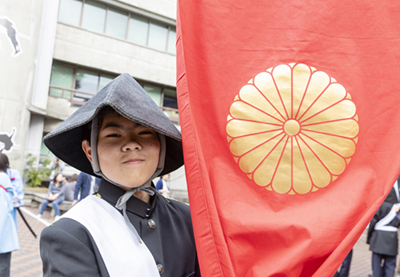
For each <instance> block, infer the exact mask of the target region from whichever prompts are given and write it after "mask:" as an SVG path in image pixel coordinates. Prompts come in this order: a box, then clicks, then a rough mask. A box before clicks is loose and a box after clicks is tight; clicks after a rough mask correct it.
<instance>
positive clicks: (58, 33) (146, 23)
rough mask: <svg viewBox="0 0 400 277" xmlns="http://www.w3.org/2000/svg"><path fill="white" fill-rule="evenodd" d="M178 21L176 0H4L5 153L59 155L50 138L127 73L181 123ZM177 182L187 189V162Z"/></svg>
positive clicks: (0, 12) (16, 164) (21, 159)
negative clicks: (45, 141) (46, 141)
mask: <svg viewBox="0 0 400 277" xmlns="http://www.w3.org/2000/svg"><path fill="white" fill-rule="evenodd" d="M175 28H176V0H155V1H143V0H121V1H116V0H101V1H97V0H19V1H13V0H1V1H0V55H1V61H2V66H1V67H0V76H1V79H2V81H1V82H0V111H1V112H0V152H3V153H4V154H6V155H7V156H8V157H9V159H10V163H11V166H12V167H13V168H16V169H19V170H20V171H22V170H23V169H24V167H25V163H26V156H27V155H28V154H32V155H33V156H34V157H37V158H38V160H40V161H43V160H44V159H47V158H49V159H54V156H53V155H52V153H50V151H49V150H48V149H47V148H46V147H45V146H44V144H43V137H44V136H45V135H46V134H47V133H49V132H50V131H51V130H53V129H54V128H55V127H56V126H57V125H58V124H60V123H61V122H62V121H63V120H65V119H66V118H67V117H68V116H69V115H71V114H72V113H73V112H74V111H76V109H78V108H79V107H80V106H81V105H83V104H84V103H85V102H86V101H87V100H88V99H90V97H92V96H93V95H94V94H96V93H97V92H98V91H99V90H100V89H101V88H103V87H104V86H105V85H106V84H107V83H108V82H109V81H111V80H112V79H113V78H115V77H116V76H117V75H119V74H121V73H129V74H130V75H132V76H133V77H134V78H135V79H136V80H137V81H138V82H139V83H140V84H141V85H142V86H143V88H144V89H145V90H146V91H147V92H148V93H149V95H150V96H151V97H152V99H153V100H154V101H155V102H156V103H157V104H158V105H159V106H160V108H161V109H162V110H163V111H164V113H165V114H166V115H167V116H168V117H169V118H170V119H171V121H172V122H174V123H175V124H176V125H177V126H178V128H179V117H178V109H177V108H178V107H177V99H176V87H175V86H176V55H175V40H176V31H175V30H176V29H175ZM68 172H71V173H72V172H74V169H73V168H68V167H67V173H68ZM171 184H172V186H173V188H174V189H175V190H176V191H177V193H178V194H180V193H183V194H185V192H182V191H186V181H185V176H184V170H183V169H180V170H178V171H176V172H173V173H172V174H171ZM183 197H184V196H183Z"/></svg>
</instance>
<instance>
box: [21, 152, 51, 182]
mask: <svg viewBox="0 0 400 277" xmlns="http://www.w3.org/2000/svg"><path fill="white" fill-rule="evenodd" d="M36 161H37V158H36V157H34V156H33V155H32V154H28V155H27V156H26V168H25V169H24V174H25V175H26V176H27V177H28V181H27V184H28V185H29V186H30V187H38V186H40V185H41V184H42V181H44V180H47V178H48V177H49V175H50V173H51V169H50V168H48V167H47V166H48V165H49V164H50V162H51V161H50V159H46V160H44V162H43V163H42V164H39V166H36Z"/></svg>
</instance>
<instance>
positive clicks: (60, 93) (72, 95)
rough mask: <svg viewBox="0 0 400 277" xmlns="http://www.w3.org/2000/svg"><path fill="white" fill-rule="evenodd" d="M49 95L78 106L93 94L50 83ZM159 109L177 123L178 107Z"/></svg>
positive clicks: (72, 105)
mask: <svg viewBox="0 0 400 277" xmlns="http://www.w3.org/2000/svg"><path fill="white" fill-rule="evenodd" d="M49 95H50V96H52V97H55V98H63V99H67V100H68V101H69V102H70V103H71V107H80V106H82V105H83V104H85V103H86V102H87V101H88V100H89V99H90V98H92V97H93V95H94V94H93V93H89V92H85V91H80V90H76V89H68V88H62V87H58V86H53V85H50V86H49ZM160 109H161V110H162V111H163V112H164V114H165V115H166V116H167V117H168V118H169V119H170V120H171V121H172V122H174V123H176V124H179V113H178V109H173V108H168V107H160Z"/></svg>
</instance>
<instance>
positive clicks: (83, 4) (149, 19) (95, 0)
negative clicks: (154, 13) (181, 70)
mask: <svg viewBox="0 0 400 277" xmlns="http://www.w3.org/2000/svg"><path fill="white" fill-rule="evenodd" d="M81 1H82V7H81V15H80V20H79V25H78V26H77V27H79V28H82V29H84V30H88V29H85V28H83V27H82V22H83V16H84V7H85V2H86V0H81ZM90 1H92V2H97V3H100V4H102V5H105V6H106V8H105V11H106V15H105V19H104V28H103V31H102V32H101V33H100V34H102V35H106V36H109V37H112V38H115V39H121V38H119V37H116V36H112V35H110V34H107V33H106V28H107V20H108V11H109V9H110V7H111V8H112V9H114V10H119V11H121V12H124V13H125V12H127V13H128V18H127V27H126V32H125V38H124V39H123V40H125V41H127V42H129V43H133V44H135V45H139V46H144V47H147V48H149V49H152V50H155V51H160V52H163V53H167V54H171V55H176V51H170V49H169V39H170V33H171V29H172V28H174V29H175V33H176V25H172V24H170V23H166V22H162V21H160V20H157V19H154V18H151V17H147V16H143V15H141V14H139V13H137V12H133V11H131V10H128V9H123V8H120V7H117V6H114V5H112V4H111V5H110V4H108V3H106V2H102V1H98V0H90ZM131 15H135V16H138V17H141V18H144V19H147V24H148V26H147V41H146V45H142V44H137V43H135V42H132V41H130V40H128V34H129V21H130V19H131ZM59 17H60V10H59V11H58V16H57V21H58V20H59ZM58 22H60V23H63V24H67V25H70V24H69V23H64V22H62V21H58ZM152 22H153V23H156V24H163V25H167V26H168V28H167V38H166V46H165V50H159V49H156V48H152V47H150V46H149V37H150V24H151V23H152ZM72 26H76V25H72ZM88 31H90V32H94V33H97V32H96V31H92V30H88Z"/></svg>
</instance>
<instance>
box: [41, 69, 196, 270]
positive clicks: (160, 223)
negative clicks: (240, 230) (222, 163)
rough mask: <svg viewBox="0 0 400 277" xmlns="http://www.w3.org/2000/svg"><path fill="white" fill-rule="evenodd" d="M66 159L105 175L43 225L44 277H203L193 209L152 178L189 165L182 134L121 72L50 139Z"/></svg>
mask: <svg viewBox="0 0 400 277" xmlns="http://www.w3.org/2000/svg"><path fill="white" fill-rule="evenodd" d="M44 141H45V144H46V145H47V147H48V148H49V149H50V150H51V151H52V152H53V153H54V154H55V155H56V156H57V157H59V158H60V159H62V160H64V161H65V162H66V163H68V164H70V165H72V166H74V167H76V168H78V169H79V170H81V171H84V172H87V173H89V174H92V175H94V174H96V175H98V176H101V177H102V180H101V183H100V187H99V190H98V192H97V194H96V196H94V195H91V196H88V197H86V198H85V199H84V200H82V201H80V202H79V203H78V204H76V205H75V206H74V207H73V208H72V209H71V210H70V211H69V212H67V213H66V214H65V215H63V216H62V217H61V219H60V220H58V221H56V222H55V223H53V225H52V226H49V227H47V228H46V229H44V230H43V232H42V235H41V242H40V251H41V257H42V260H43V271H44V276H53V275H60V276H158V275H161V276H171V277H172V276H174V277H175V276H199V275H200V274H199V269H198V264H197V256H196V250H195V243H194V237H193V230H192V225H191V218H190V211H189V207H188V206H187V205H185V204H182V203H179V202H177V201H174V200H167V199H165V198H164V197H162V196H161V195H160V194H159V193H157V191H156V190H155V188H154V185H153V184H152V182H151V180H152V179H153V178H155V177H157V176H159V175H163V174H167V173H169V172H171V171H173V170H175V169H177V168H179V167H180V166H181V165H182V164H183V155H182V145H181V138H180V133H179V131H178V130H177V129H176V128H175V126H174V125H173V124H172V123H171V122H170V121H169V119H168V118H167V117H166V116H165V115H164V113H163V112H162V111H161V110H160V108H159V107H158V106H157V105H156V104H155V103H154V102H153V101H152V99H151V98H150V97H149V96H148V95H147V93H146V92H145V91H144V90H143V89H142V88H141V87H140V86H139V85H138V84H137V83H136V81H135V80H134V79H133V78H132V77H131V76H130V75H129V74H122V75H120V76H119V77H117V78H116V79H114V80H113V81H112V82H110V83H109V84H108V85H107V86H106V87H104V88H103V89H102V90H101V91H100V92H98V93H97V94H96V95H95V96H93V98H92V99H90V100H89V101H88V102H87V103H86V104H85V105H84V106H82V107H81V108H80V109H79V110H78V111H77V112H76V113H74V114H73V115H71V116H70V117H69V118H68V119H67V120H66V121H65V122H63V123H62V124H60V126H58V127H57V128H56V129H55V130H54V131H53V132H51V133H50V134H48V135H47V136H46V137H45V139H44Z"/></svg>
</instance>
